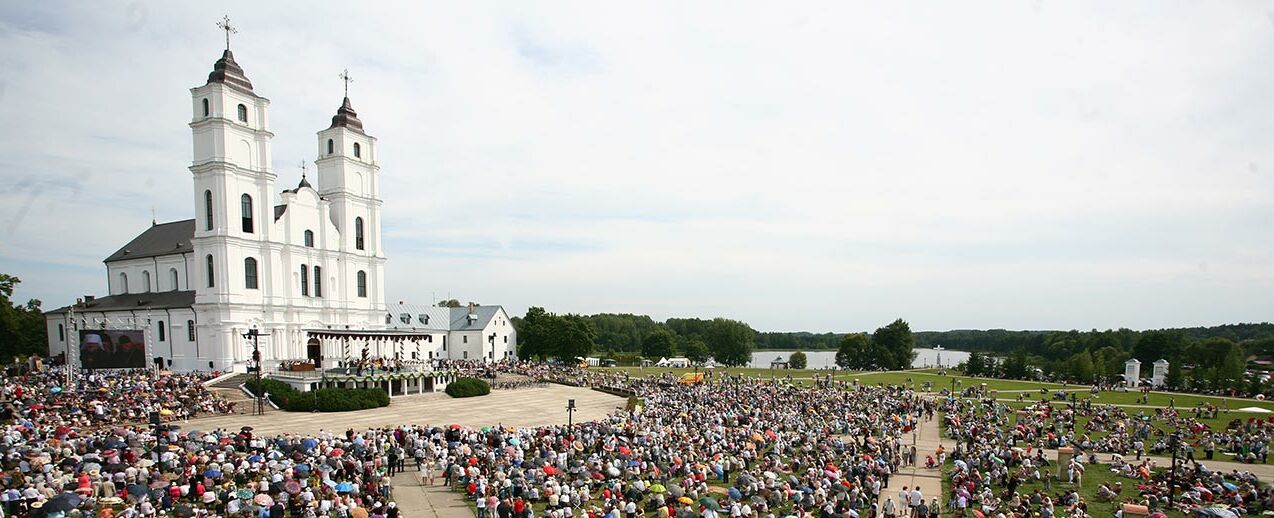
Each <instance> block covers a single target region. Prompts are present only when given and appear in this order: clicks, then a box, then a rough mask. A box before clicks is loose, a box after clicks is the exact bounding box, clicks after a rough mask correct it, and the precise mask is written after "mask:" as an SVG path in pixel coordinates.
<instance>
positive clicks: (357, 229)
mask: <svg viewBox="0 0 1274 518" xmlns="http://www.w3.org/2000/svg"><path fill="white" fill-rule="evenodd" d="M354 248H357V249H359V250H362V249H363V218H354Z"/></svg>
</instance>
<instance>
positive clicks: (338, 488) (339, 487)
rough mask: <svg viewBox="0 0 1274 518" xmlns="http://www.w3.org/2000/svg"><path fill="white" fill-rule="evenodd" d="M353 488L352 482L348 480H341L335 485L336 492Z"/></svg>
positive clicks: (343, 491)
mask: <svg viewBox="0 0 1274 518" xmlns="http://www.w3.org/2000/svg"><path fill="white" fill-rule="evenodd" d="M353 490H354V484H350V483H349V482H341V483H340V484H337V485H336V492H337V493H348V492H350V491H353Z"/></svg>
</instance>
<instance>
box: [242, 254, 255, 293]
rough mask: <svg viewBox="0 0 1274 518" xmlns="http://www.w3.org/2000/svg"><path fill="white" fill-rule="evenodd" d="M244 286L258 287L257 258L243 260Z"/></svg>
mask: <svg viewBox="0 0 1274 518" xmlns="http://www.w3.org/2000/svg"><path fill="white" fill-rule="evenodd" d="M243 287H244V288H247V289H250V290H255V289H257V260H256V258H253V257H249V258H246V259H244V260H243Z"/></svg>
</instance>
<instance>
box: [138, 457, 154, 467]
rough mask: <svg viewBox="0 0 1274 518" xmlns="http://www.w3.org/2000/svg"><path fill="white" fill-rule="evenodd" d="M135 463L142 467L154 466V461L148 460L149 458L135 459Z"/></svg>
mask: <svg viewBox="0 0 1274 518" xmlns="http://www.w3.org/2000/svg"><path fill="white" fill-rule="evenodd" d="M137 465H138V466H141V467H143V468H149V467H151V466H154V465H155V461H153V460H150V459H142V460H140V461H137Z"/></svg>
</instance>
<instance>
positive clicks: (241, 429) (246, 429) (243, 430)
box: [239, 426, 252, 432]
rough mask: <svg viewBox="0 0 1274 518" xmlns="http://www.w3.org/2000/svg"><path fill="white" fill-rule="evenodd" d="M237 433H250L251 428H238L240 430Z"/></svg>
mask: <svg viewBox="0 0 1274 518" xmlns="http://www.w3.org/2000/svg"><path fill="white" fill-rule="evenodd" d="M239 431H242V432H251V431H252V427H251V426H243V427H240V428H239Z"/></svg>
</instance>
